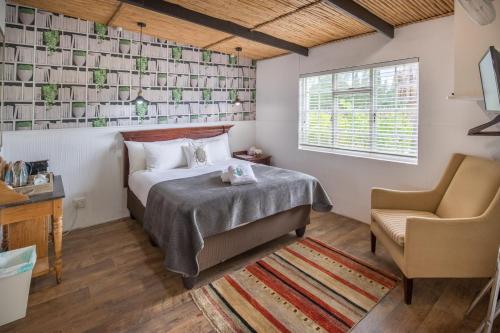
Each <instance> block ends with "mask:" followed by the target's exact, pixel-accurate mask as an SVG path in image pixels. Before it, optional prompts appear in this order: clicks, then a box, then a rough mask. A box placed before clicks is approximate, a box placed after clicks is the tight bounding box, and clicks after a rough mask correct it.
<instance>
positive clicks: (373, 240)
mask: <svg viewBox="0 0 500 333" xmlns="http://www.w3.org/2000/svg"><path fill="white" fill-rule="evenodd" d="M370 247H371V250H372V253H373V254H375V249H376V248H377V237H375V235H374V234H373V232H371V231H370Z"/></svg>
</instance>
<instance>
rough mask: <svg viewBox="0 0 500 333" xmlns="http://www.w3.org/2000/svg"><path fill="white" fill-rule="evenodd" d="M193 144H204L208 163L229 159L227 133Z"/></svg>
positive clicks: (229, 151)
mask: <svg viewBox="0 0 500 333" xmlns="http://www.w3.org/2000/svg"><path fill="white" fill-rule="evenodd" d="M194 142H195V143H203V144H205V146H206V148H207V152H208V156H209V161H210V163H217V162H223V161H227V160H229V159H231V150H230V149H229V137H228V135H227V133H224V134H221V135H218V136H214V137H212V138H206V139H199V140H194Z"/></svg>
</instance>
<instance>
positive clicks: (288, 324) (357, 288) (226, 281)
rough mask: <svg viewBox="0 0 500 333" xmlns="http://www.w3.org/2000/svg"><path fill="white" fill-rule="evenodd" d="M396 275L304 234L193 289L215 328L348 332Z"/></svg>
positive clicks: (256, 330)
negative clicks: (303, 237)
mask: <svg viewBox="0 0 500 333" xmlns="http://www.w3.org/2000/svg"><path fill="white" fill-rule="evenodd" d="M396 283H397V278H396V277H394V276H392V275H391V274H388V273H384V272H382V271H380V270H377V269H375V268H373V267H370V266H368V265H367V264H365V263H363V262H362V261H360V260H358V259H356V258H354V257H352V256H350V255H348V254H346V253H344V252H342V251H339V250H337V249H335V248H334V247H331V246H328V245H326V244H324V243H322V242H320V241H318V240H315V239H312V238H305V239H302V240H299V241H297V242H295V243H293V244H291V245H289V246H287V247H285V248H283V249H281V250H278V251H277V252H274V253H273V254H271V255H269V256H267V257H265V258H263V259H261V260H259V261H257V262H256V263H254V264H251V265H249V266H247V267H245V268H244V269H241V270H239V271H237V272H234V273H231V274H228V275H225V276H223V277H222V278H220V279H218V280H216V281H214V282H212V283H210V284H208V285H206V286H204V287H201V288H199V289H197V290H195V291H192V292H191V295H192V297H193V300H194V301H195V303H196V304H197V306H198V307H199V308H200V310H201V311H202V312H203V313H204V314H205V316H206V317H207V318H208V320H210V322H211V323H212V325H213V326H214V328H215V329H216V330H217V331H219V332H304V333H305V332H347V331H349V330H350V329H351V328H352V327H353V326H354V325H356V323H357V322H359V321H360V320H361V319H362V318H363V317H364V316H365V315H366V314H367V313H368V312H369V311H370V310H371V309H373V307H374V306H375V305H377V303H378V302H379V301H380V300H381V299H382V298H383V297H384V296H385V295H386V294H387V293H388V292H389V291H390V290H391V289H392V288H394V287H395V285H396Z"/></svg>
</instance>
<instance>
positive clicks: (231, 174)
mask: <svg viewBox="0 0 500 333" xmlns="http://www.w3.org/2000/svg"><path fill="white" fill-rule="evenodd" d="M220 177H221V179H222V181H223V182H224V183H231V185H245V184H255V183H257V178H256V177H255V174H254V172H253V169H252V166H250V165H246V164H240V165H230V166H229V167H228V170H227V171H226V172H224V171H223V172H222V174H221V176H220Z"/></svg>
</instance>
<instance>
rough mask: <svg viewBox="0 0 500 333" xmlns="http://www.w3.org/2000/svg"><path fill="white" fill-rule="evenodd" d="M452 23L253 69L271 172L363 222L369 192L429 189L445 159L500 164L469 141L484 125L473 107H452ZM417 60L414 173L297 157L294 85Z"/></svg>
mask: <svg viewBox="0 0 500 333" xmlns="http://www.w3.org/2000/svg"><path fill="white" fill-rule="evenodd" d="M453 50H454V48H453V17H446V18H441V19H436V20H432V21H427V22H423V23H418V24H413V25H409V26H406V27H403V28H400V29H397V30H396V36H395V38H394V39H392V40H390V39H388V38H386V37H384V36H382V35H381V34H373V35H369V36H365V37H361V38H356V39H351V40H346V41H342V42H337V43H331V44H328V45H324V46H320V47H317V48H314V49H312V50H311V52H310V55H309V57H303V56H298V55H287V56H283V57H279V58H274V59H270V60H265V61H260V62H259V63H258V68H257V76H258V78H259V80H258V82H257V125H256V126H257V133H256V139H257V144H258V145H259V146H261V147H262V148H263V149H264V151H266V152H268V153H270V154H272V155H273V161H274V163H275V164H276V165H277V166H281V167H285V168H290V169H296V170H300V171H304V172H306V173H310V174H312V175H314V176H316V177H317V178H318V179H319V180H320V181H321V182H322V183H323V185H324V186H325V187H326V189H327V191H328V193H329V194H330V195H331V198H332V200H333V203H334V211H335V212H337V213H340V214H343V215H346V216H350V217H353V218H356V219H359V220H361V221H364V222H369V207H370V189H371V188H372V187H388V188H397V189H424V188H429V187H431V186H433V185H434V184H435V183H436V181H437V179H438V178H439V176H440V175H441V173H442V171H443V168H444V167H445V165H446V163H447V161H448V160H449V158H450V156H451V154H452V153H453V152H462V153H469V154H474V155H482V156H487V157H495V158H500V139H499V138H488V137H469V136H467V135H466V132H467V130H468V129H469V128H471V127H473V126H476V125H479V124H481V123H484V122H486V121H487V120H489V119H490V118H492V115H490V114H486V113H485V112H483V111H482V110H481V108H480V107H479V106H478V105H477V104H475V103H474V102H463V101H452V100H447V99H446V97H447V96H448V95H449V94H450V93H451V92H452V91H453ZM411 57H419V58H420V121H419V122H420V134H419V163H418V165H417V166H414V165H405V164H399V163H394V162H385V161H379V160H371V159H364V158H355V157H349V156H340V155H333V154H326V153H317V152H308V151H300V150H298V148H297V146H298V133H297V131H298V79H299V74H301V73H310V72H317V71H322V70H329V69H337V68H344V67H349V66H356V65H365V64H372V63H377V62H383V61H390V60H397V59H404V58H411Z"/></svg>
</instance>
